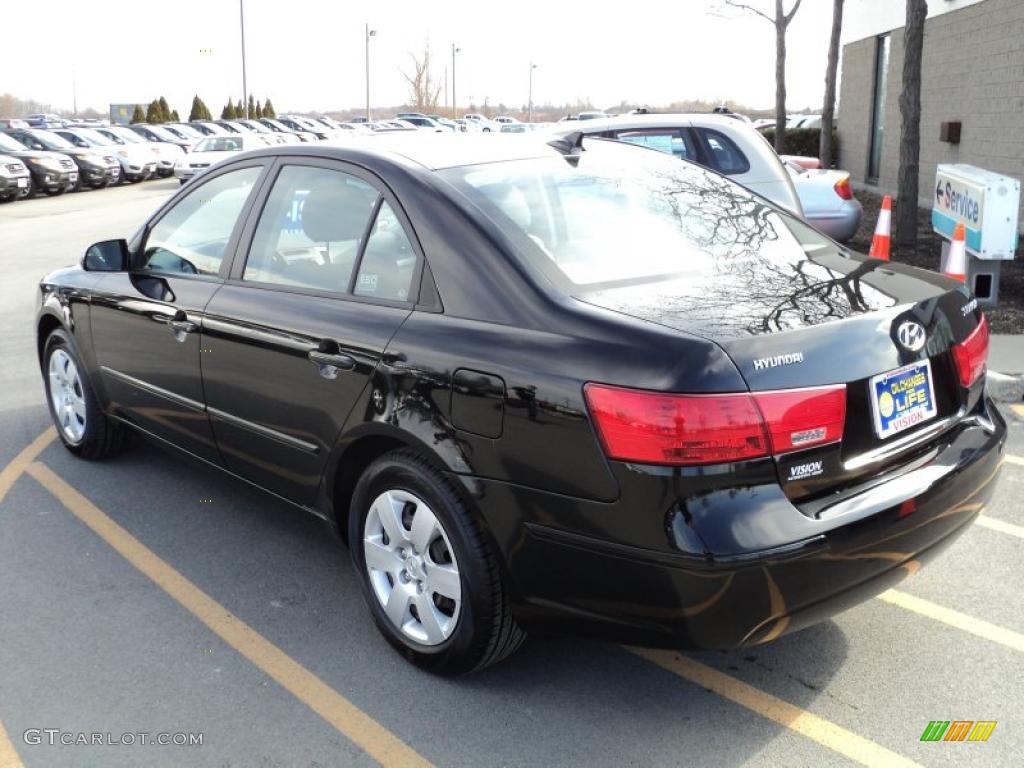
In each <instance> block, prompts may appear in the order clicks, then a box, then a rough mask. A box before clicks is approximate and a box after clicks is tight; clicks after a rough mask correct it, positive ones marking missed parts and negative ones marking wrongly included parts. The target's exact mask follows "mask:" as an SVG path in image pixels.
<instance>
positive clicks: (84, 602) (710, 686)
mask: <svg viewBox="0 0 1024 768" xmlns="http://www.w3.org/2000/svg"><path fill="white" fill-rule="evenodd" d="M175 189H177V183H176V182H175V181H174V180H173V179H170V180H165V181H156V182H149V183H146V184H143V185H137V186H133V187H122V188H117V189H111V190H107V191H104V192H102V193H83V194H75V195H68V196H64V197H60V198H50V199H39V200H29V201H23V202H19V203H15V204H11V205H4V206H0V261H2V265H3V270H4V271H3V278H2V280H0V323H2V327H3V328H4V330H5V333H4V334H3V336H0V768H8V766H18V765H25V766H30V767H31V766H97V765H101V766H122V765H124V766H137V765H148V766H161V765H174V766H177V765H190V766H191V765H202V766H207V765H209V766H300V765H308V766H334V765H355V766H359V765H372V764H374V763H379V764H383V765H395V766H412V765H426V764H434V765H438V766H449V765H451V766H506V765H507V766H513V765H517V766H518V765H522V766H540V765H544V766H550V765H559V766H561V765H588V766H625V765H637V766H650V765H700V766H717V765H721V766H738V765H786V766H803V765H807V766H811V765H813V766H819V765H917V764H919V765H929V766H942V765H950V766H953V765H956V766H963V765H969V766H970V765H977V766H994V765H1019V764H1021V762H1022V761H1024V674H1021V672H1020V669H1021V662H1022V661H1024V603H1022V601H1021V599H1020V595H1021V594H1022V592H1024V569H1022V568H1021V561H1022V555H1024V519H1022V518H1024V515H1022V505H1021V502H1020V499H1021V498H1022V496H1024V407H1021V406H1013V407H1006V408H1004V410H1003V413H1004V415H1005V416H1006V418H1007V420H1008V422H1009V423H1010V425H1011V427H1010V436H1009V441H1008V453H1009V456H1008V458H1007V461H1006V463H1005V464H1004V466H1003V469H1002V480H1001V484H1000V486H999V488H998V490H997V492H996V496H995V498H994V500H993V502H992V503H991V504H990V506H989V507H987V508H986V509H985V510H984V513H983V515H982V517H981V518H980V519H979V521H978V522H977V523H976V524H975V525H973V526H972V528H971V529H970V530H969V531H968V532H967V533H965V534H964V536H962V537H961V538H960V539H959V540H958V541H957V542H956V543H955V544H954V545H953V546H952V547H951V548H949V549H948V550H946V551H945V552H944V553H943V554H942V555H940V556H939V557H938V558H936V559H935V560H934V561H933V562H931V563H929V564H928V566H927V567H925V568H924V569H922V570H921V572H920V573H917V574H915V575H914V576H913V578H911V579H908V580H907V581H904V582H903V583H901V584H900V585H899V587H898V588H897V590H895V591H890V592H888V593H885V594H884V595H882V596H881V597H880V598H878V599H874V600H871V601H869V602H868V603H866V604H863V605H861V606H858V607H856V608H854V609H852V610H850V611H848V612H846V613H844V614H841V615H839V616H837V617H836V618H834V619H833V620H830V621H827V622H825V623H823V624H820V625H818V626H815V627H812V628H810V629H807V630H805V631H803V632H799V633H796V634H794V635H789V636H786V637H784V638H782V639H781V640H778V641H776V642H774V643H772V644H770V645H765V646H760V647H757V648H750V649H744V650H740V651H735V652H706V653H688V654H676V653H668V652H661V651H658V652H652V651H631V650H629V649H626V648H622V647H619V646H613V645H605V644H599V643H595V642H590V641H584V640H578V639H575V638H561V637H535V638H531V639H529V640H528V642H527V643H526V645H525V646H524V648H523V649H522V650H521V651H520V652H519V653H518V654H517V655H515V656H513V657H512V658H511V659H510V660H508V661H506V662H504V663H502V664H500V665H498V666H497V667H494V668H491V669H488V670H486V671H484V672H482V673H480V674H477V675H474V676H471V677H466V678H461V679H455V680H445V679H438V678H435V677H432V676H430V675H429V674H426V673H424V672H421V671H419V670H417V669H415V668H413V667H412V666H410V665H409V664H407V663H406V662H405V661H403V660H402V659H401V658H400V657H398V656H397V655H396V654H395V653H394V652H393V651H392V650H391V648H390V647H389V646H388V645H387V644H386V642H385V641H384V639H383V638H382V637H380V635H379V634H378V633H377V631H376V630H375V628H374V627H373V625H372V623H371V621H370V618H369V614H368V612H367V610H366V608H365V607H364V605H363V602H362V599H361V597H360V595H359V592H358V587H357V584H356V582H355V580H354V578H353V576H352V574H351V572H350V566H349V564H348V560H347V553H346V552H345V550H344V547H343V545H341V544H340V543H339V542H337V541H336V540H334V539H332V538H330V537H329V536H328V535H327V532H326V530H325V529H324V528H323V526H322V525H321V524H320V523H319V522H317V521H316V520H314V519H313V518H311V517H305V516H303V514H302V513H300V512H298V511H296V510H294V509H292V508H290V507H288V506H286V505H284V504H283V503H280V502H278V501H276V500H274V499H273V498H270V497H268V496H264V495H262V494H260V493H259V492H257V491H255V490H253V489H251V488H250V487H248V486H246V485H243V484H241V483H238V482H236V481H234V480H231V479H229V478H227V477H225V476H221V475H220V474H218V473H217V472H216V471H214V470H212V469H208V468H206V467H203V466H198V465H195V464H192V463H189V462H188V461H187V460H185V459H183V458H180V457H179V456H177V455H175V454H172V453H169V452H166V451H164V450H162V449H159V448H157V447H155V446H153V445H151V444H149V443H147V442H145V441H143V440H141V439H135V440H133V441H132V442H131V444H130V448H129V450H127V451H126V452H125V453H123V454H122V455H121V456H119V457H118V458H117V459H115V460H113V461H109V462H104V463H87V462H83V461H80V460H77V459H75V458H74V457H72V456H71V455H70V454H68V453H67V452H66V451H65V450H64V449H63V448H62V447H61V446H60V444H59V441H57V440H55V439H54V438H53V433H52V432H51V431H50V429H49V417H48V415H47V411H46V407H45V405H44V400H43V390H42V385H41V379H40V375H39V369H38V365H37V362H36V358H35V338H34V332H33V328H32V316H33V311H34V298H35V297H34V291H35V290H36V283H37V281H38V279H39V277H40V276H41V275H43V274H44V273H46V272H47V271H49V270H50V269H53V268H55V267H59V266H63V265H66V264H69V263H72V262H74V261H76V260H77V259H78V258H79V257H80V255H81V253H82V252H83V251H84V249H85V247H86V246H87V245H89V244H90V243H91V242H93V241H96V240H101V239H108V238H112V237H125V236H128V235H130V234H131V232H132V231H133V230H134V228H135V226H137V224H138V223H140V222H141V221H142V220H143V218H144V217H145V216H146V214H148V213H149V211H151V210H152V209H153V208H154V207H156V206H157V205H158V204H159V203H160V202H161V201H162V200H163V199H164V198H165V197H166V196H167V195H169V194H171V193H172V192H173V191H174V190H175ZM933 720H942V721H956V720H961V721H967V720H969V721H996V723H997V725H996V727H995V728H994V730H993V731H992V733H991V735H990V737H989V739H988V740H987V741H985V742H969V741H966V742H943V741H940V742H921V741H920V739H921V736H922V733H923V732H924V730H925V728H926V726H927V725H928V724H929V722H930V721H933ZM47 731H50V732H51V733H52V732H54V731H56V733H54V739H53V741H54V743H53V744H50V743H49V742H50V733H47ZM94 733H96V734H102V735H103V741H104V743H103V744H75V743H72V744H67V745H65V744H61V743H60V741H61V739H60V735H61V734H70V735H71V738H70V739H68V738H65V741H67V740H70V741H78V740H79V739H78V735H79V734H85V735H86V738H87V740H91V736H90V735H91V734H94ZM143 733H145V734H147V736H146V737H145V740H146V743H145V744H143V743H142V741H143V739H142V737H141V736H140V734H143ZM108 734H109V737H108ZM159 734H168V735H171V736H172V737H173V738H174V739H176V738H177V737H176V736H175V735H177V734H185V736H186V741H187V737H188V736H189V735H196V734H201V738H202V744H201V745H198V744H187V743H186V744H183V745H179V744H168V745H157V744H153V743H152V742H154V741H156V740H157V737H158V735H159ZM129 738H130V739H131V740H133V741H134V743H132V744H125V743H121V744H108V743H106V742H107V741H128V739H129ZM172 740H173V739H172Z"/></svg>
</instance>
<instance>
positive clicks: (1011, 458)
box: [1006, 453, 1024, 467]
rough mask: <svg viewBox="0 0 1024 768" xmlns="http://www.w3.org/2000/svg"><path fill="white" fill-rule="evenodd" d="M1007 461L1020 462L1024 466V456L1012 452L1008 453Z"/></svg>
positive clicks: (1011, 462)
mask: <svg viewBox="0 0 1024 768" xmlns="http://www.w3.org/2000/svg"><path fill="white" fill-rule="evenodd" d="M1006 461H1007V462H1009V463H1010V464H1018V465H1020V466H1022V467H1024V456H1014V455H1013V454H1012V453H1008V454H1006Z"/></svg>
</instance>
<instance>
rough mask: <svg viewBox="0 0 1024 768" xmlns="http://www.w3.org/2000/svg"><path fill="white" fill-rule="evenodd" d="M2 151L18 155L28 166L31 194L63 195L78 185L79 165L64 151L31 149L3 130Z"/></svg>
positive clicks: (0, 149) (12, 155)
mask: <svg viewBox="0 0 1024 768" xmlns="http://www.w3.org/2000/svg"><path fill="white" fill-rule="evenodd" d="M0 153H3V154H5V155H10V156H11V157H16V158H18V159H19V160H21V161H22V162H23V163H25V165H26V166H27V167H28V170H29V173H30V174H31V176H30V182H29V183H30V189H29V194H35V193H36V192H45V193H46V194H47V195H63V194H64V193H65V192H70V191H71V190H72V189H74V188H75V187H77V186H78V166H77V165H75V161H74V160H72V159H71V158H70V157H68V156H67V155H65V154H63V153H60V152H47V151H45V150H35V149H29V148H28V147H26V146H25V145H24V144H22V143H21V142H20V141H17V140H16V139H14V138H13V137H11V136H8V135H7V134H6V133H3V132H0Z"/></svg>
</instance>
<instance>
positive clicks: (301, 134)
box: [260, 117, 334, 144]
mask: <svg viewBox="0 0 1024 768" xmlns="http://www.w3.org/2000/svg"><path fill="white" fill-rule="evenodd" d="M260 122H261V123H262V124H263V125H265V126H266V127H267V128H268V129H270V130H271V131H274V132H275V133H278V134H280V135H281V136H284V137H288V136H291V137H292V138H291V139H288V141H289V143H291V144H297V143H299V142H300V141H305V142H310V141H316V140H317V138H316V135H315V134H313V133H310V132H309V131H296V130H294V129H292V128H289V127H288V126H287V125H285V124H284V123H282V122H281V121H280V120H277V119H276V118H273V117H261V118H260ZM331 130H334V129H333V128H332V129H331Z"/></svg>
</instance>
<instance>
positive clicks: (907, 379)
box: [870, 360, 936, 439]
mask: <svg viewBox="0 0 1024 768" xmlns="http://www.w3.org/2000/svg"><path fill="white" fill-rule="evenodd" d="M870 394H871V409H872V411H873V412H874V416H875V434H877V435H878V436H879V437H880V438H882V439H885V438H887V437H891V436H892V435H895V434H897V433H898V432H903V431H904V430H906V429H910V428H911V427H913V426H914V425H916V424H920V423H922V422H924V421H928V419H931V418H933V417H934V416H935V414H936V408H935V387H934V385H933V384H932V366H931V362H930V361H928V360H925V361H923V362H920V363H912V364H910V365H905V366H903V367H902V368H897V369H896V370H895V371H889V372H888V373H882V374H879V375H878V376H874V377H872V379H871V382H870Z"/></svg>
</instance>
